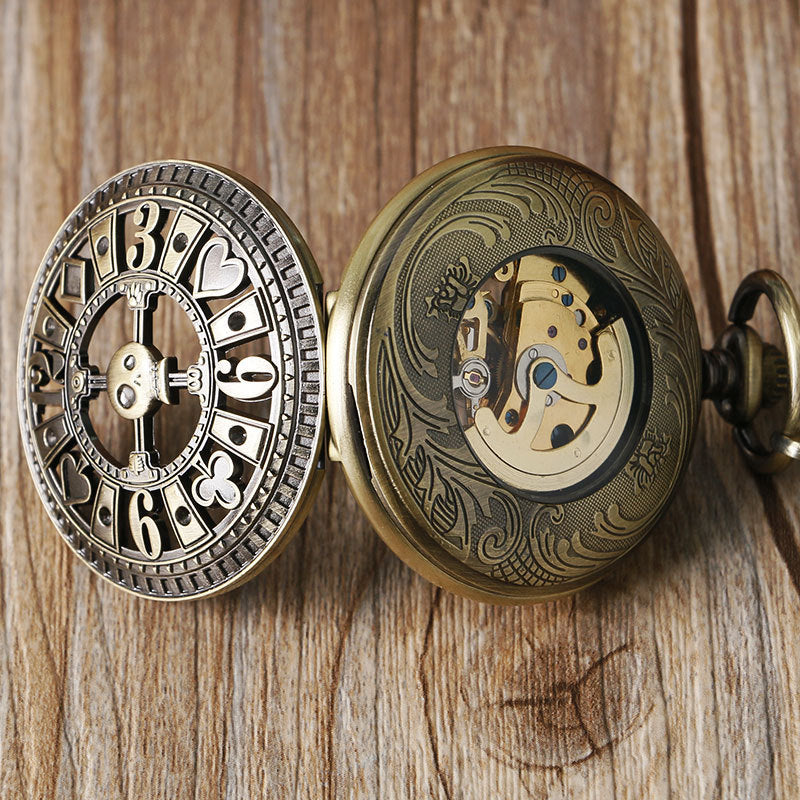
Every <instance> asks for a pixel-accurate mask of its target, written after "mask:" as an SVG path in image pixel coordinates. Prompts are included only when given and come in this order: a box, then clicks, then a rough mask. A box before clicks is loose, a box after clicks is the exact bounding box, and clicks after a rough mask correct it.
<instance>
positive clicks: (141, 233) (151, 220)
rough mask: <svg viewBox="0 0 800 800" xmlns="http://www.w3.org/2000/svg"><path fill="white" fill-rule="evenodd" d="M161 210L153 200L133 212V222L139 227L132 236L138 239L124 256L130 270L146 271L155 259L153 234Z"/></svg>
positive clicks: (147, 201) (146, 201)
mask: <svg viewBox="0 0 800 800" xmlns="http://www.w3.org/2000/svg"><path fill="white" fill-rule="evenodd" d="M160 214H161V209H160V208H159V206H158V203H156V202H155V201H154V200H145V201H144V202H143V203H142V204H141V205H140V206H139V207H138V208H137V209H136V211H135V212H134V214H133V221H134V223H135V224H136V225H138V226H139V230H138V231H134V234H133V235H134V236H135V237H136V238H137V239H139V241H138V242H137V243H136V244H132V245H131V246H130V247H129V248H128V252H127V253H126V254H125V260H126V262H127V264H128V267H129V268H130V269H136V270H140V269H147V268H148V267H149V266H150V265H151V264H152V263H153V259H154V258H155V257H156V240H155V236H154V235H153V232H154V230H155V227H156V225H158V218H159V216H160Z"/></svg>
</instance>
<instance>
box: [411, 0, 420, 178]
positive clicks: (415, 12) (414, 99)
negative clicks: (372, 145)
mask: <svg viewBox="0 0 800 800" xmlns="http://www.w3.org/2000/svg"><path fill="white" fill-rule="evenodd" d="M418 51H419V0H413V2H412V4H411V55H410V60H411V75H410V78H409V95H410V96H409V106H410V108H409V113H410V116H411V119H410V134H411V143H410V144H411V148H410V155H411V175H412V176H413V175H416V174H417V133H418V130H419V97H418V95H417V69H418V64H417V58H418Z"/></svg>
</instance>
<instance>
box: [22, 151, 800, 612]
mask: <svg viewBox="0 0 800 800" xmlns="http://www.w3.org/2000/svg"><path fill="white" fill-rule="evenodd" d="M321 290H322V282H321V278H320V276H319V272H318V270H317V267H316V265H315V263H314V260H313V258H312V256H311V254H310V252H309V251H308V248H307V247H306V245H305V243H304V242H303V240H302V237H301V236H300V234H299V233H298V231H297V229H296V228H295V227H294V225H293V224H292V222H291V221H290V220H289V219H288V218H287V217H286V215H285V214H284V213H283V212H282V211H281V209H280V208H279V207H278V206H277V205H276V204H275V202H274V201H273V200H272V199H271V198H270V197H269V196H268V195H266V194H265V193H264V192H263V191H262V190H261V189H259V188H258V187H256V186H254V185H253V184H251V183H250V182H248V181H247V180H246V179H244V178H242V177H240V176H237V175H235V174H234V173H231V172H229V171H228V170H226V169H223V168H220V167H214V166H210V165H205V164H200V163H194V162H189V161H180V160H168V161H162V162H156V163H151V164H144V165H142V166H138V167H133V168H132V169H129V170H126V171H125V172H123V173H121V174H119V175H117V176H116V177H114V178H112V179H111V180H109V181H108V182H106V183H105V184H104V185H103V186H101V187H100V188H99V189H97V190H96V191H95V192H93V193H92V194H91V195H89V196H88V197H87V198H86V199H85V200H84V201H83V202H82V203H81V204H80V205H79V206H78V207H77V208H76V209H75V211H74V212H73V213H72V214H71V215H70V216H69V218H68V219H67V220H66V222H65V223H64V225H63V226H62V227H61V229H60V230H59V232H58V233H57V234H56V237H55V239H54V240H53V242H52V244H51V245H50V248H49V249H48V251H47V253H46V255H45V257H44V260H43V262H42V264H41V266H40V268H39V271H38V273H37V274H36V277H35V280H34V285H33V289H32V291H31V294H30V297H29V300H28V304H27V308H26V311H25V315H24V319H23V325H22V334H21V339H20V350H19V368H18V375H19V416H20V427H21V432H22V439H23V445H24V447H25V451H26V454H27V457H28V462H29V465H30V468H31V473H32V475H33V478H34V482H35V483H36V486H37V489H38V491H39V494H40V495H41V498H42V500H43V502H44V504H45V506H46V507H47V510H48V512H49V514H50V516H51V518H52V520H53V522H54V524H55V525H56V527H57V529H58V530H59V532H60V533H61V535H62V536H63V538H64V539H65V540H66V541H67V543H68V544H69V546H70V547H71V548H72V549H73V550H74V551H75V552H76V553H77V555H78V556H79V557H80V558H81V559H82V560H83V561H85V562H86V563H87V564H89V565H90V566H91V567H92V568H93V569H94V570H95V571H96V572H98V573H99V574H100V575H101V576H102V577H103V578H105V579H106V580H108V581H110V582H112V583H113V584H114V585H116V586H118V587H121V588H123V589H126V590H129V591H131V592H134V593H137V594H140V595H143V596H147V597H153V598H157V599H166V600H181V599H188V598H195V597H201V596H207V595H211V594H215V593H218V592H221V591H224V590H226V589H230V588H231V587H233V586H235V585H238V584H239V583H240V582H242V581H243V580H245V579H247V578H249V577H251V576H252V575H254V574H256V573H257V572H258V571H259V569H260V568H261V567H263V566H264V565H266V564H267V563H269V562H270V561H271V560H272V559H274V558H275V557H276V556H277V555H278V553H279V552H280V551H281V549H282V548H283V546H284V545H285V544H286V542H287V541H288V540H289V538H290V537H291V535H292V534H293V533H294V532H295V531H296V530H297V529H298V527H299V525H300V523H301V522H302V520H303V519H304V517H305V515H306V513H307V512H308V509H309V508H310V506H311V503H312V502H313V499H314V496H315V493H316V490H317V488H318V487H319V484H320V479H321V477H322V475H323V472H324V467H325V454H326V452H327V454H328V455H329V456H330V458H331V460H335V461H341V462H342V466H343V468H344V471H345V474H346V477H347V480H348V483H349V485H350V487H351V489H352V491H353V492H354V494H355V496H356V498H357V499H358V501H359V503H360V505H361V506H362V508H363V509H364V511H365V513H366V515H367V516H368V518H369V519H370V521H371V522H372V524H373V526H374V527H375V528H376V530H377V531H378V533H379V534H380V535H381V536H382V537H383V539H384V540H385V541H386V543H387V544H388V545H389V546H390V547H391V549H392V550H393V551H394V552H395V553H396V554H397V555H398V556H400V558H402V559H403V560H404V561H406V562H407V563H408V564H409V565H410V566H412V567H413V568H414V569H416V570H417V571H418V572H420V573H421V574H422V575H424V576H425V577H426V578H428V579H430V580H431V581H433V582H435V583H437V584H438V585H440V586H443V587H445V588H447V589H450V590H452V591H454V592H457V593H460V594H464V595H467V596H469V597H472V598H475V599H478V600H482V601H488V602H499V603H528V602H535V601H540V600H547V599H550V598H554V597H559V596H563V595H566V594H570V593H572V592H574V591H576V590H578V589H580V588H582V587H584V586H587V585H588V584H590V583H592V582H594V581H596V580H597V579H598V578H599V577H600V576H601V575H602V574H603V573H604V571H605V570H607V569H608V568H609V567H610V566H611V565H612V564H614V563H615V562H616V561H617V560H618V559H619V558H621V557H622V556H623V555H624V554H625V553H627V552H628V551H630V550H631V548H633V547H634V546H635V545H636V544H637V543H639V542H640V541H641V540H642V539H643V537H644V536H645V535H646V534H647V532H648V531H649V530H650V529H651V528H652V526H653V525H654V523H655V522H656V520H657V519H658V518H659V516H660V515H661V514H662V513H663V511H664V509H665V508H666V506H667V504H668V503H669V502H670V499H671V498H672V496H673V494H674V491H675V489H676V486H677V485H678V481H679V479H680V477H681V474H682V473H683V471H684V469H685V467H686V464H687V461H688V459H689V456H690V453H691V447H692V443H693V440H694V437H695V432H696V428H697V422H698V416H699V408H700V402H701V399H703V398H704V397H705V398H710V399H713V400H714V401H715V403H716V405H717V408H718V410H719V411H720V413H721V414H722V415H723V416H724V417H725V419H726V420H728V421H729V422H731V423H732V424H733V425H734V429H735V435H736V440H737V442H738V443H739V445H740V447H741V448H742V450H743V452H744V455H745V458H746V459H747V461H748V463H749V464H750V465H751V466H752V467H753V468H754V469H756V470H760V471H776V470H778V469H782V468H783V467H785V466H786V465H787V464H788V463H789V462H790V461H791V460H793V459H797V458H800V310H798V305H797V302H796V300H795V298H794V296H793V294H792V292H791V290H790V289H789V288H788V286H787V285H786V283H785V282H784V281H783V280H782V279H781V278H780V276H778V275H777V274H776V273H774V272H771V271H768V270H762V271H759V272H756V273H753V274H751V275H750V276H748V277H747V278H746V279H745V280H744V282H743V283H742V285H741V287H740V288H739V291H738V292H737V293H736V296H735V297H734V299H733V303H732V306H731V313H730V319H731V326H730V327H729V328H728V329H727V330H726V331H724V332H723V334H722V336H721V337H720V339H719V341H718V342H717V345H716V346H715V347H714V348H713V349H711V350H706V351H704V350H701V348H700V341H699V337H698V330H697V321H696V317H695V312H694V309H693V307H692V303H691V300H690V298H689V295H688V292H687V287H686V284H685V282H684V279H683V276H682V273H681V271H680V269H679V268H678V266H677V263H676V260H675V257H674V255H673V254H672V252H671V251H670V249H669V247H668V246H667V244H666V242H665V241H664V239H663V238H662V236H661V234H660V233H659V231H658V229H657V228H656V226H655V225H654V223H653V222H652V220H650V218H649V217H648V216H647V215H646V214H645V213H644V212H643V211H642V210H641V209H640V208H639V207H638V206H637V205H636V203H635V202H634V201H633V200H631V198H630V197H628V196H627V195H626V194H625V193H624V192H622V191H621V190H620V189H619V188H617V187H616V186H614V185H613V184H612V183H611V182H610V181H608V180H606V179H605V178H603V177H601V176H600V175H598V174H597V173H595V172H593V171H592V170H590V169H588V168H586V167H584V166H582V165H580V164H578V163H576V162H574V161H571V160H569V159H567V158H564V157H562V156H559V155H556V154H554V153H549V152H545V151H542V150H534V149H531V148H525V147H503V148H494V149H489V150H478V151H474V152H471V153H465V154H463V155H460V156H456V157H454V158H451V159H449V160H447V161H444V162H442V163H441V164H438V165H436V166H435V167H433V168H431V169H429V170H428V171H426V172H424V173H422V174H421V175H419V176H418V177H417V178H415V179H414V180H413V181H412V182H411V183H409V184H408V186H406V187H405V188H404V189H403V190H402V191H400V192H399V193H398V194H397V195H396V196H395V197H394V198H393V199H392V200H391V201H390V202H389V203H388V205H387V206H386V207H385V208H384V209H383V210H382V211H381V212H380V214H379V215H378V216H377V217H376V219H375V220H374V222H373V223H372V224H371V225H370V227H369V229H368V230H367V232H366V234H365V235H364V237H363V239H362V241H361V243H360V245H359V246H358V248H357V250H356V252H355V253H354V255H353V257H352V259H351V261H350V264H349V265H348V267H347V269H346V270H345V273H344V277H343V279H342V285H341V287H340V288H339V290H338V291H336V292H330V293H329V294H328V296H327V303H326V308H327V313H328V316H329V319H328V324H327V327H326V325H325V318H324V315H323V310H322V303H321ZM761 295H766V296H767V297H768V299H769V300H770V302H771V304H772V307H773V309H774V310H775V312H776V314H777V316H778V319H779V322H780V326H781V331H782V333H783V337H784V340H785V352H786V355H784V354H783V353H782V352H781V351H779V350H778V349H777V348H774V347H772V346H771V345H768V344H765V343H762V342H761V339H760V338H759V337H758V335H757V334H756V333H755V331H753V330H752V328H750V327H749V326H748V325H747V322H748V320H749V319H750V318H751V317H752V315H753V311H754V308H755V304H756V301H757V299H758V297H759V296H761ZM159 303H163V304H172V305H173V306H174V307H175V309H177V311H176V312H175V313H177V314H179V315H180V316H181V318H182V319H183V320H184V323H185V325H186V326H188V329H189V330H190V331H191V333H189V334H187V336H188V337H189V338H190V339H191V340H192V342H193V344H194V352H195V355H194V356H192V357H191V358H187V357H186V356H185V353H183V354H182V352H183V351H182V352H167V351H166V346H165V344H164V341H165V340H164V339H163V336H162V334H163V331H160V329H159V326H158V325H157V324H155V323H154V315H155V312H156V309H157V308H158V306H159ZM114 308H116V309H117V310H119V309H120V308H122V309H124V311H125V314H126V317H125V320H126V321H125V323H124V328H122V329H121V328H120V327H119V326H118V328H117V329H114V330H113V331H112V334H111V335H109V334H107V333H104V332H103V331H104V330H105V329H104V328H103V327H102V321H103V319H104V318H105V317H106V315H108V314H110V313H112V312H113V310H114ZM175 309H173V310H175ZM120 330H122V333H120ZM106 336H108V337H109V341H108V342H105V344H106V345H109V346H110V347H111V349H110V350H109V349H108V348H107V355H106V356H104V357H103V358H101V359H98V358H96V357H95V356H93V353H95V354H96V353H97V352H98V351H97V349H96V348H93V342H96V341H97V340H98V338H103V337H106ZM112 340H113V341H112ZM782 397H787V398H788V400H789V403H788V412H787V415H786V419H785V424H784V427H783V428H782V429H781V430H779V431H777V432H775V433H774V434H773V435H772V438H771V439H770V440H769V442H768V443H767V444H763V443H762V441H761V439H760V438H759V436H758V434H757V433H756V429H755V428H754V427H753V424H752V423H753V419H754V418H755V416H756V415H757V414H758V413H759V410H760V409H761V408H762V407H765V406H768V405H771V404H774V403H775V402H777V401H778V400H779V399H780V398H782ZM101 401H102V402H105V403H107V405H108V408H109V410H108V413H109V414H110V415H111V418H112V419H113V420H115V421H116V422H117V423H119V424H120V425H123V426H129V428H130V429H131V431H132V432H131V435H130V437H129V439H128V440H127V441H129V442H130V446H129V447H127V448H125V449H124V452H122V453H121V452H120V447H119V443H118V442H116V443H115V442H112V441H111V439H110V438H109V434H108V432H107V431H105V430H102V429H101V427H102V426H100V425H98V426H97V427H96V426H95V422H96V421H97V420H98V419H100V418H101V417H100V416H98V415H97V414H96V413H95V410H94V409H95V408H96V406H97V404H98V403H100V402H101ZM180 403H191V404H194V408H195V411H194V414H195V416H194V417H193V418H192V419H193V420H194V421H193V422H192V426H191V428H190V429H189V430H188V431H187V432H186V435H185V437H184V440H182V441H181V442H180V447H178V448H177V450H175V451H174V452H168V451H167V450H164V449H163V448H161V445H160V443H159V441H158V438H159V435H158V434H159V430H161V431H162V432H163V427H164V424H165V423H164V414H165V413H166V412H165V411H164V409H168V408H170V407H171V406H174V405H175V404H180ZM159 415H161V416H159ZM157 422H158V423H159V424H156V423H157ZM326 428H327V432H326ZM326 443H327V448H326V447H325V444H326Z"/></svg>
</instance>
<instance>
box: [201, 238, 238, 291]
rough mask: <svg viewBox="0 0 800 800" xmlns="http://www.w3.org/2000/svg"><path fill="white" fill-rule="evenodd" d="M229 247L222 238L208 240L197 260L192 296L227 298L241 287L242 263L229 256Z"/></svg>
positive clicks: (235, 257)
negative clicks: (195, 279)
mask: <svg viewBox="0 0 800 800" xmlns="http://www.w3.org/2000/svg"><path fill="white" fill-rule="evenodd" d="M229 251H230V245H229V243H228V240H227V239H224V238H223V237H222V236H213V237H212V238H211V239H209V240H208V241H207V242H206V243H205V245H204V246H203V249H202V250H201V251H200V255H199V256H198V258H197V281H196V282H195V286H194V296H195V297H196V298H197V299H198V300H200V299H202V298H205V297H229V296H230V295H232V294H233V293H234V292H235V291H236V290H237V289H238V288H239V287H240V286H241V285H242V281H243V280H244V276H245V272H246V270H245V265H244V261H242V259H241V258H238V257H237V256H232V255H229Z"/></svg>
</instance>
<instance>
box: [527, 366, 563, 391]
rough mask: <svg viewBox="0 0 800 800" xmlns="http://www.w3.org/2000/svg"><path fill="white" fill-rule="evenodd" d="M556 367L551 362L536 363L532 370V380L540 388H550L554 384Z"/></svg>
mask: <svg viewBox="0 0 800 800" xmlns="http://www.w3.org/2000/svg"><path fill="white" fill-rule="evenodd" d="M557 377H558V375H557V373H556V368H555V367H554V366H553V365H552V364H547V363H544V364H537V365H536V367H535V368H534V370H533V382H534V383H535V384H536V385H537V386H538V387H539V388H540V389H552V388H553V387H554V386H555V385H556V378H557Z"/></svg>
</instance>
